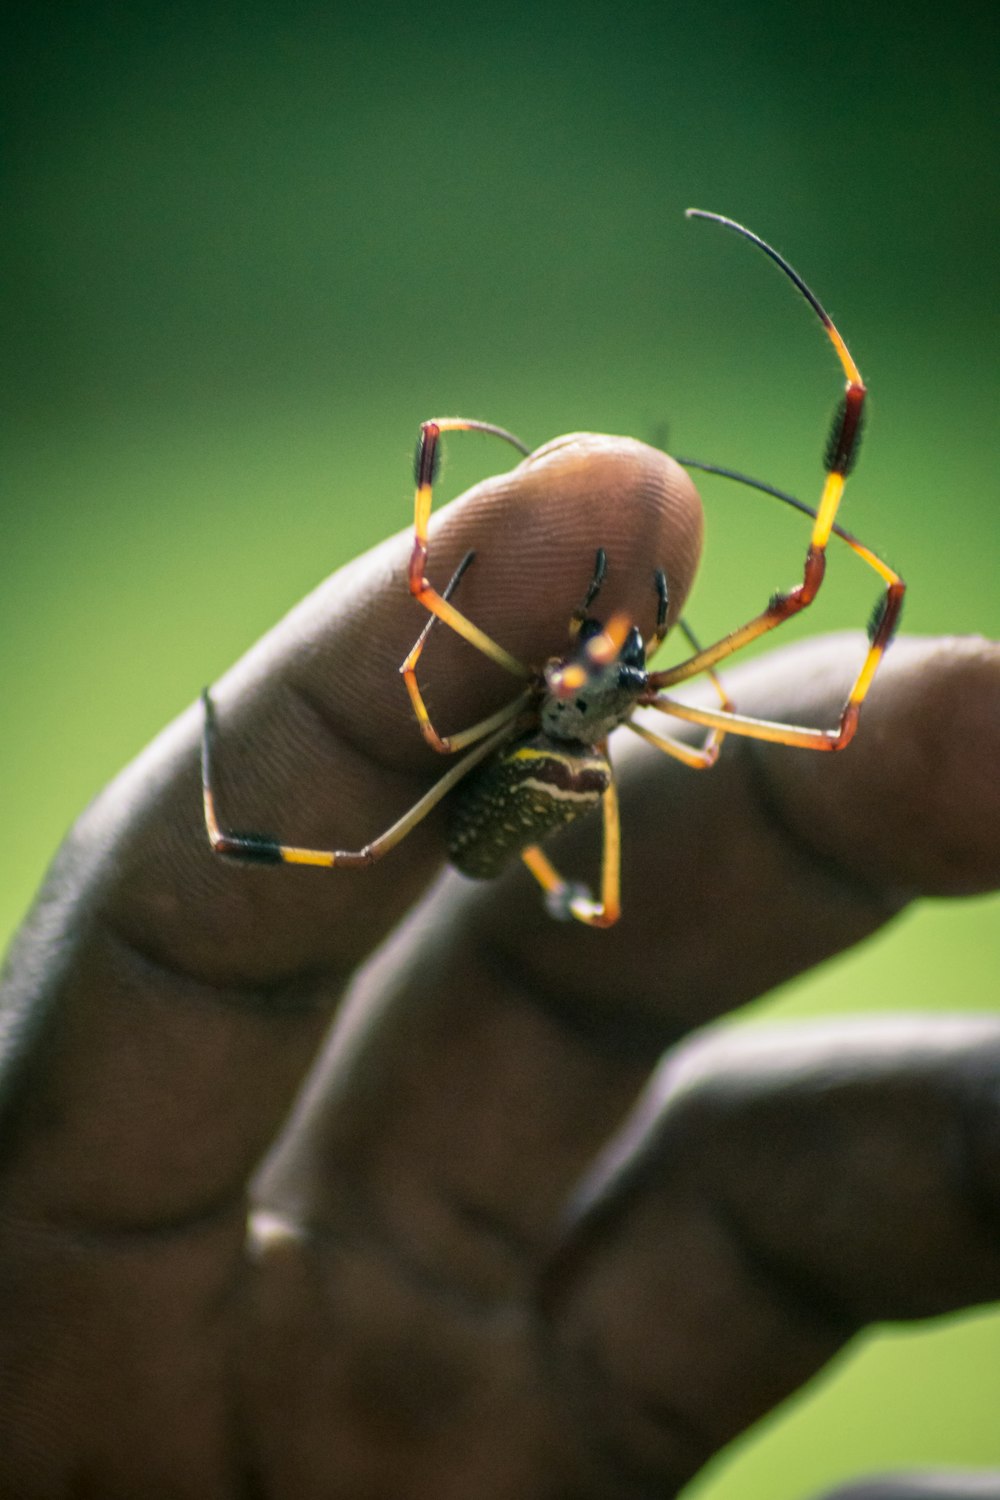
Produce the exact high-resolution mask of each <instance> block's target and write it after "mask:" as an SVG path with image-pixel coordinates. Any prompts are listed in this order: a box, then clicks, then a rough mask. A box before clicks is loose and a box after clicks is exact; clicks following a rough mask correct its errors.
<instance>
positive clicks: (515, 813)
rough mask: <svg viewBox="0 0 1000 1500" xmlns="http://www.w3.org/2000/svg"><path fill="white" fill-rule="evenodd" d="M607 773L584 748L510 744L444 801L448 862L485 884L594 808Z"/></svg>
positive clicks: (533, 740)
mask: <svg viewBox="0 0 1000 1500" xmlns="http://www.w3.org/2000/svg"><path fill="white" fill-rule="evenodd" d="M610 779H611V767H610V766H609V765H608V762H607V759H606V758H605V756H603V755H602V754H601V753H600V751H599V750H595V749H594V748H593V746H591V745H573V744H568V745H556V744H555V743H554V742H553V741H552V740H550V739H549V738H548V737H547V736H546V735H543V734H535V735H531V736H530V737H529V738H527V739H521V740H515V741H514V743H513V744H512V745H509V746H507V747H506V748H505V749H503V750H501V751H499V752H498V753H497V754H496V755H495V756H492V757H491V758H490V759H489V760H488V761H486V762H485V763H484V764H483V765H482V766H481V767H479V768H478V769H477V770H475V771H474V772H473V773H472V775H471V776H469V777H468V778H467V779H466V780H465V781H463V782H461V783H460V784H459V785H458V786H457V787H456V788H455V790H454V791H453V792H452V794H451V796H450V797H449V798H448V801H447V803H446V804H445V806H446V811H447V813H448V817H449V824H448V857H449V858H450V860H451V862H452V864H453V865H454V866H455V867H456V869H458V870H461V871H462V874H463V875H471V876H473V877H475V878H476V879H477V880H490V879H492V877H493V876H494V875H498V874H499V873H500V871H501V870H502V869H503V868H504V866H505V865H507V864H509V863H510V861H511V860H512V859H513V858H514V856H515V855H518V854H520V852H521V850H522V849H526V848H527V847H528V845H529V844H537V843H538V842H539V841H540V840H541V839H543V838H544V837H545V835H546V834H547V833H550V832H551V831H552V829H554V828H560V827H562V825H563V824H565V823H572V822H573V821H574V820H575V819H576V818H579V817H580V816H581V814H583V813H585V812H589V811H590V809H591V808H594V807H597V806H598V804H599V803H600V800H601V797H602V796H603V794H604V791H605V789H606V787H607V786H608V783H609V781H610Z"/></svg>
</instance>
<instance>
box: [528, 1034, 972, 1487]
mask: <svg viewBox="0 0 1000 1500" xmlns="http://www.w3.org/2000/svg"><path fill="white" fill-rule="evenodd" d="M998 1084H1000V1024H998V1023H997V1021H996V1019H995V1018H986V1017H982V1018H971V1017H968V1018H962V1017H950V1018H944V1017H940V1018H927V1017H920V1018H910V1017H894V1018H886V1019H883V1020H879V1021H853V1020H852V1021H841V1022H825V1023H822V1024H821V1025H815V1026H811V1027H799V1028H790V1027H789V1028H782V1029H775V1030H773V1031H767V1030H757V1031H754V1032H750V1031H747V1030H740V1031H733V1032H730V1033H727V1034H716V1035H714V1036H709V1037H706V1038H705V1039H704V1040H702V1041H701V1042H694V1043H692V1044H691V1045H690V1046H689V1047H687V1048H685V1049H682V1050H681V1051H680V1052H679V1053H678V1054H676V1055H675V1056H674V1057H672V1058H671V1059H670V1060H669V1061H667V1062H666V1063H665V1064H664V1065H663V1067H662V1069H661V1070H660V1071H659V1073H658V1074H657V1076H656V1077H655V1078H654V1079H653V1081H652V1082H651V1084H650V1086H649V1088H648V1090H647V1091H646V1093H645V1095H644V1096H643V1098H642V1099H641V1101H640V1102H639V1104H638V1105H637V1107H636V1109H635V1111H634V1113H633V1114H632V1116H631V1118H630V1119H629V1120H628V1121H627V1122H626V1124H625V1126H624V1127H623V1129H622V1130H621V1132H620V1133H619V1135H618V1136H617V1138H616V1139H615V1140H614V1141H612V1142H611V1143H610V1145H609V1146H608V1148H607V1150H606V1152H605V1153H604V1154H603V1156H602V1158H601V1159H600V1161H599V1162H598V1163H597V1164H596V1165H595V1167H594V1169H593V1171H592V1172H591V1174H590V1176H589V1178H588V1179H587V1180H586V1181H585V1182H584V1183H583V1184H582V1185H581V1187H580V1190H579V1192H578V1194H577V1196H576V1198H575V1200H574V1203H573V1206H572V1208H571V1210H570V1212H569V1214H568V1215H567V1220H566V1223H565V1235H564V1238H563V1240H562V1242H561V1245H560V1248H559V1249H558V1250H557V1251H556V1253H555V1254H554V1256H553V1257H552V1259H551V1261H550V1264H549V1266H548V1269H547V1272H546V1275H545V1278H544V1281H543V1293H542V1306H543V1310H544V1317H545V1321H546V1326H547V1327H548V1329H549V1331H550V1343H549V1350H550V1355H551V1358H552V1361H553V1366H554V1368H555V1369H556V1370H557V1371H558V1378H559V1379H560V1381H561V1382H562V1383H563V1387H564V1389H565V1391H566V1393H567V1398H568V1404H569V1407H570V1410H572V1412H573V1415H574V1420H575V1422H576V1424H577V1430H578V1432H579V1434H580V1437H581V1441H582V1442H583V1444H584V1446H585V1447H588V1448H589V1450H590V1451H591V1452H592V1454H593V1455H594V1456H595V1461H596V1460H598V1459H603V1461H604V1462H605V1464H606V1465H607V1466H608V1468H609V1471H612V1472H616V1473H617V1474H618V1475H619V1477H621V1478H624V1477H626V1476H627V1477H629V1478H631V1479H632V1480H633V1481H634V1480H637V1479H638V1478H640V1477H641V1478H644V1479H645V1480H646V1481H647V1482H652V1481H653V1480H654V1478H655V1480H656V1482H657V1483H658V1484H660V1485H661V1486H663V1487H664V1488H665V1489H666V1490H668V1492H670V1493H673V1490H674V1488H675V1487H679V1486H680V1485H681V1484H683V1483H684V1482H686V1480H687V1479H688V1478H689V1477H690V1476H691V1475H692V1474H693V1473H694V1472H695V1471H696V1470H697V1469H698V1468H699V1467H701V1465H702V1464H703V1463H705V1462H706V1461H707V1459H708V1458H709V1457H710V1456H711V1455H712V1454H714V1453H715V1452H716V1451H718V1449H719V1448H721V1447H722V1446H724V1445H725V1444H726V1443H727V1442H729V1441H730V1440H731V1439H732V1438H733V1437H734V1436H735V1435H736V1434H737V1433H739V1432H741V1431H743V1430H744V1429H745V1428H746V1427H748V1426H749V1425H751V1424H752V1423H753V1422H755V1421H756V1420H758V1419H759V1418H760V1417H761V1416H762V1415H764V1413H766V1412H767V1411H769V1410H771V1409H772V1408H773V1407H774V1406H775V1405H777V1404H778V1403H779V1402H780V1401H781V1400H782V1399H784V1397H785V1396H787V1395H788V1394H790V1393H791V1392H792V1391H794V1390H796V1389H798V1387H799V1386H801V1385H802V1384H803V1383H804V1382H805V1381H807V1380H808V1379H809V1378H810V1377H811V1376H812V1375H813V1374H814V1373H815V1372H816V1371H817V1370H818V1369H819V1368H820V1367H821V1366H822V1365H824V1364H825V1363H826V1362H827V1361H828V1360H829V1359H831V1358H832V1357H833V1355H834V1354H835V1353H836V1352H837V1351H838V1350H840V1349H841V1348H842V1347H843V1345H844V1344H845V1343H846V1342H848V1341H849V1339H850V1338H851V1337H853V1335H854V1334H855V1333H856V1332H858V1331H859V1330H860V1329H861V1328H862V1327H864V1326H866V1325H867V1324H869V1323H872V1322H880V1321H885V1320H889V1319H912V1318H922V1317H931V1316H936V1315H938V1314H940V1313H943V1312H947V1311H951V1310H954V1309H956V1308H960V1307H966V1306H970V1305H974V1304H976V1303H981V1302H985V1301H988V1300H992V1299H994V1298H996V1297H998V1296H1000V1236H998V1226H1000V1110H998V1100H1000V1089H998ZM890 1493H897V1491H890ZM902 1493H909V1492H907V1491H903V1492H902ZM914 1493H921V1492H920V1491H915V1492H914ZM930 1493H935V1492H934V1491H931V1492H930ZM944 1493H946V1494H947V1493H948V1491H947V1490H945V1491H944ZM956 1493H958V1494H962V1493H964V1492H963V1491H962V1490H958V1491H957V1492H956ZM973 1493H978V1491H975V1490H973ZM986 1493H989V1491H988V1490H987V1491H986Z"/></svg>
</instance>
